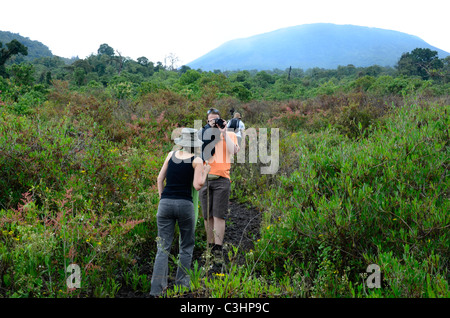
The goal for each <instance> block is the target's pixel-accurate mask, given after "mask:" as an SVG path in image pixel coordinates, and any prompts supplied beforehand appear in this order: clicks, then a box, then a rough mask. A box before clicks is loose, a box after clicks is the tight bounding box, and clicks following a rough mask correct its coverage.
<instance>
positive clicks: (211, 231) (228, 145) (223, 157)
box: [199, 108, 239, 261]
mask: <svg viewBox="0 0 450 318" xmlns="http://www.w3.org/2000/svg"><path fill="white" fill-rule="evenodd" d="M226 124H227V122H226V121H224V120H222V119H221V118H220V113H219V111H218V110H217V109H214V108H211V109H210V110H209V111H208V124H207V126H205V127H204V128H203V130H202V131H201V135H202V140H203V141H204V142H210V140H207V139H214V141H213V143H212V145H213V146H210V147H209V148H213V149H212V150H213V151H211V153H209V152H208V151H207V149H205V150H204V152H203V156H204V160H209V165H210V166H211V170H210V172H209V175H208V180H207V182H206V184H205V185H204V186H203V187H202V188H201V190H200V191H199V199H200V203H201V207H202V213H203V217H204V222H205V229H206V236H207V241H208V246H209V248H211V250H212V252H213V255H214V256H216V258H217V259H218V260H219V261H220V260H221V258H222V248H223V238H224V236H225V218H226V214H227V213H228V202H229V198H230V192H231V180H230V169H231V159H230V158H231V157H232V156H233V155H234V154H236V153H237V152H238V151H239V145H238V142H237V137H236V134H235V133H234V132H231V131H227V127H226ZM208 126H209V127H208ZM209 130H215V133H214V134H213V136H212V137H215V138H205V135H207V131H209ZM210 135H211V134H210ZM205 152H206V155H205ZM208 194H209V195H208Z"/></svg>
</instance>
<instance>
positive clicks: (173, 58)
mask: <svg viewBox="0 0 450 318" xmlns="http://www.w3.org/2000/svg"><path fill="white" fill-rule="evenodd" d="M167 60H168V62H169V64H170V65H167V63H166V62H167ZM178 61H179V58H178V56H176V55H175V53H169V55H166V57H165V58H164V64H165V65H164V66H165V67H166V68H168V70H169V71H174V70H176V66H175V65H176V63H177V62H178Z"/></svg>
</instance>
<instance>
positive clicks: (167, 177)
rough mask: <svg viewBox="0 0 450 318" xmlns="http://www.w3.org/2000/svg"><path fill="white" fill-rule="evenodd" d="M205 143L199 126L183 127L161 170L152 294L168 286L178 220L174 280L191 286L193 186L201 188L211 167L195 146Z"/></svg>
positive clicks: (193, 219) (155, 294) (193, 224)
mask: <svg viewBox="0 0 450 318" xmlns="http://www.w3.org/2000/svg"><path fill="white" fill-rule="evenodd" d="M202 143H203V142H202V141H201V140H200V139H198V131H197V130H196V129H192V128H184V129H182V131H181V137H179V138H176V139H175V144H177V145H179V146H181V147H182V148H181V150H178V151H171V152H169V153H168V155H167V157H166V159H165V161H164V164H163V166H162V168H161V170H160V172H159V175H158V179H157V180H158V192H159V197H160V201H159V205H158V212H157V214H156V218H157V226H158V237H157V248H158V249H157V253H156V258H155V263H154V266H153V274H152V280H151V291H150V295H151V296H160V295H161V294H162V293H163V291H164V290H165V289H166V288H167V280H168V278H167V276H168V256H169V254H170V249H171V245H172V241H173V237H174V229H175V223H177V222H178V227H179V232H180V240H179V245H180V248H179V264H178V268H177V273H176V281H175V284H176V285H182V286H186V287H189V283H190V277H189V275H188V274H187V273H188V270H190V267H191V261H192V253H193V251H194V243H195V219H196V217H195V212H194V210H195V209H194V205H193V199H192V193H193V192H194V191H193V189H192V188H193V187H194V188H195V190H197V191H198V190H200V189H201V187H202V186H203V184H204V183H205V182H206V178H207V175H208V172H209V170H210V169H211V167H210V166H209V165H208V164H207V163H206V165H204V164H203V160H202V159H201V158H200V157H197V156H195V155H194V152H195V151H194V150H195V149H196V148H199V147H201V145H202ZM164 181H166V184H165V186H164Z"/></svg>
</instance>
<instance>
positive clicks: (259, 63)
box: [187, 23, 450, 71]
mask: <svg viewBox="0 0 450 318" xmlns="http://www.w3.org/2000/svg"><path fill="white" fill-rule="evenodd" d="M415 48H429V49H432V50H434V51H437V52H438V54H439V57H441V58H442V57H445V56H447V55H450V54H449V53H448V52H445V51H443V50H440V49H438V48H436V47H433V46H431V45H429V44H428V43H426V42H425V41H423V40H422V39H420V38H419V37H417V36H414V35H409V34H406V33H402V32H398V31H392V30H385V29H379V28H369V27H362V26H355V25H336V24H330V23H315V24H304V25H299V26H294V27H288V28H283V29H279V30H275V31H272V32H268V33H263V34H258V35H255V36H251V37H248V38H243V39H236V40H232V41H229V42H226V43H224V44H223V45H221V46H219V47H218V48H216V49H214V50H212V51H210V52H209V53H207V54H205V55H203V56H201V57H200V58H198V59H196V60H194V61H192V62H190V63H188V64H187V66H189V67H190V68H192V69H202V70H204V71H212V70H217V69H219V70H221V71H227V70H228V71H232V70H271V69H275V68H278V69H282V70H284V69H286V68H289V67H290V66H292V67H293V68H302V69H308V68H313V67H319V68H325V69H334V68H336V67H338V66H339V65H341V66H346V65H348V64H353V65H354V66H356V67H367V66H371V65H380V66H394V65H395V64H396V63H397V62H398V60H399V59H400V57H401V55H402V54H403V53H405V52H410V51H412V50H414V49H415Z"/></svg>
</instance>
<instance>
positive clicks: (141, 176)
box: [0, 44, 450, 297]
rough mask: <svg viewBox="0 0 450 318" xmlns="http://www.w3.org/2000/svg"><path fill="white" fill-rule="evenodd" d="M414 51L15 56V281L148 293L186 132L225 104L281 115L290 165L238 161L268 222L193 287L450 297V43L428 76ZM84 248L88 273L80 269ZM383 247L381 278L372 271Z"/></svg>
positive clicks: (238, 173) (10, 195)
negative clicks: (176, 146)
mask: <svg viewBox="0 0 450 318" xmlns="http://www.w3.org/2000/svg"><path fill="white" fill-rule="evenodd" d="M417 52H418V51H416V52H411V53H410V55H413V56H414V55H415V53H417ZM410 55H406V57H407V58H408V61H405V60H403V58H404V57H401V60H403V61H402V62H401V63H400V60H399V67H398V68H396V69H392V68H383V67H379V66H371V67H367V68H356V67H353V66H351V65H348V66H342V67H339V68H337V69H334V70H325V69H310V70H306V71H303V70H300V69H292V70H286V71H281V70H272V71H260V72H257V71H239V72H229V73H221V72H218V71H217V72H202V71H201V70H192V69H189V68H188V67H182V68H180V69H179V70H176V69H174V68H173V67H166V66H164V65H162V63H159V62H158V63H156V64H154V63H152V62H150V61H148V60H147V59H146V58H145V57H142V58H139V59H138V61H133V60H130V59H126V58H124V57H122V56H120V55H116V54H115V53H114V50H112V49H111V48H110V47H109V46H108V45H106V44H105V45H102V46H101V47H100V49H99V51H98V54H97V55H92V56H89V57H87V58H86V59H79V60H77V61H76V62H74V63H73V64H71V65H66V64H65V63H64V62H63V61H62V60H60V59H59V58H57V57H51V58H50V57H48V58H39V59H36V60H34V61H33V62H32V63H21V64H12V65H9V66H7V67H6V68H5V72H6V73H5V76H3V77H0V172H1V176H2V177H1V178H0V297H115V296H116V295H117V293H118V292H119V291H120V290H121V288H127V289H130V290H134V291H136V292H138V293H148V291H149V287H150V277H151V273H150V272H149V268H150V267H149V264H152V263H153V259H154V256H155V252H156V244H155V239H156V218H155V214H156V209H157V205H158V193H157V188H156V177H157V174H158V172H159V169H160V167H161V165H162V162H163V160H164V154H165V153H167V152H168V151H169V150H171V149H172V146H173V142H172V141H171V132H172V131H173V130H174V129H175V128H178V127H184V126H193V124H194V120H196V119H203V120H204V119H205V111H206V110H207V109H208V108H209V107H211V106H214V107H217V108H218V109H219V110H220V111H221V112H222V113H223V114H229V111H230V109H235V110H236V111H239V112H241V113H242V114H243V120H244V121H245V124H246V126H247V127H248V128H251V127H254V128H258V127H264V128H280V169H279V171H278V172H277V174H275V175H261V174H260V173H259V171H260V167H261V164H260V163H255V164H250V163H236V164H235V168H234V169H233V172H232V173H233V178H234V182H233V184H232V196H233V198H234V199H235V200H237V201H239V202H241V203H243V204H249V205H252V206H254V207H255V208H257V209H259V210H260V211H261V213H262V215H263V223H262V225H261V237H260V239H259V240H258V241H256V242H255V249H254V250H253V251H249V252H247V253H246V254H245V263H237V262H234V261H231V262H230V265H229V266H228V267H227V268H226V270H225V271H224V273H223V274H216V275H207V274H206V272H205V271H204V269H203V268H201V267H199V266H198V264H194V266H193V268H192V273H191V277H192V289H191V291H190V292H189V295H194V296H195V297H260V296H262V297H449V296H450V290H449V274H450V273H449V270H448V268H449V261H450V258H449V255H450V254H449V253H448V251H449V248H450V246H449V245H450V239H449V227H450V215H449V213H448V211H449V208H450V207H449V189H448V184H449V163H450V160H449V146H450V137H449V121H450V120H449V118H450V116H449V113H450V99H449V94H448V93H449V91H450V87H449V85H450V84H449V82H448V78H449V73H448V70H449V69H448V58H447V59H445V60H439V61H440V63H439V62H436V61H434V60H435V59H434V58H433V54H431V55H430V56H431V59H430V61H431V62H430V63H432V64H429V65H433V67H434V69H435V70H436V71H433V72H429V73H427V75H426V76H427V77H426V78H424V76H422V75H423V74H421V73H416V72H417V71H420V69H417V68H413V67H411V65H414V63H415V62H414V58H411V56H410ZM399 58H400V57H399ZM403 62H405V63H403ZM405 65H407V66H408V67H406V66H405ZM427 69H428V70H430V68H427ZM408 70H409V71H410V72H409V71H408ZM247 150H248V149H247ZM201 223H202V222H200V223H199V224H198V227H197V229H198V230H197V240H196V244H197V246H199V247H200V248H201V247H202V246H205V232H204V228H203V227H202V224H201ZM238 253H241V251H239V250H238V249H237V247H234V248H232V249H231V250H230V251H229V254H228V257H229V258H230V259H231V260H235V259H237V257H236V254H238ZM69 264H77V265H79V266H80V269H81V287H80V288H68V286H67V279H68V278H69V279H70V277H69V276H70V274H71V273H70V272H66V269H67V267H68V265H69ZM370 264H377V265H378V266H380V270H381V273H382V281H381V288H374V289H369V288H368V287H367V285H366V279H367V276H368V275H370V273H366V268H367V266H368V265H370ZM171 266H172V267H174V266H173V263H172V265H171ZM187 293H188V292H187V291H185V290H179V289H170V290H169V291H168V293H167V296H169V297H180V296H183V295H186V294H187Z"/></svg>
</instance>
